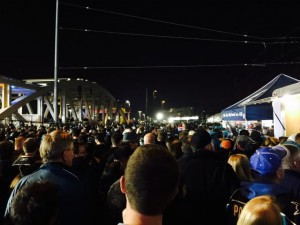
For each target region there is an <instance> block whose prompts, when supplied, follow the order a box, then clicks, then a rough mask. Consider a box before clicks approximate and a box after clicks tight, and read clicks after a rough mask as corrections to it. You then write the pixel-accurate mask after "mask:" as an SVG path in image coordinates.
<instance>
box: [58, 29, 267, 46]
mask: <svg viewBox="0 0 300 225" xmlns="http://www.w3.org/2000/svg"><path fill="white" fill-rule="evenodd" d="M60 29H61V30H69V31H79V32H93V33H105V34H118V35H130V36H141V37H155V38H171V39H184V40H197V41H214V42H229V43H242V44H262V45H263V44H265V43H264V42H255V41H236V40H224V39H211V38H196V37H181V36H168V35H156V34H141V33H128V32H117V31H106V30H90V29H81V28H70V27H60Z"/></svg>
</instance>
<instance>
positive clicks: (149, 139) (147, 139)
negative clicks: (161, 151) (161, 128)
mask: <svg viewBox="0 0 300 225" xmlns="http://www.w3.org/2000/svg"><path fill="white" fill-rule="evenodd" d="M155 138H156V137H155V134H153V133H148V134H145V136H144V145H148V144H155Z"/></svg>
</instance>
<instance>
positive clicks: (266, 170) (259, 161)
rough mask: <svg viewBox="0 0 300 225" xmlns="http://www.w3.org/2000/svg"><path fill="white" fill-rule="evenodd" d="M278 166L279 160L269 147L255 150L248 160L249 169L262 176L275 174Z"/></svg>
mask: <svg viewBox="0 0 300 225" xmlns="http://www.w3.org/2000/svg"><path fill="white" fill-rule="evenodd" d="M280 165H281V158H280V157H279V156H278V154H276V152H275V151H274V150H273V149H271V148H269V147H263V148H259V149H257V150H256V151H255V153H254V154H253V155H252V156H251V158H250V167H251V169H252V170H254V171H256V172H258V173H259V174H260V175H262V176H264V175H273V174H275V173H276V171H277V169H278V168H279V167H280Z"/></svg>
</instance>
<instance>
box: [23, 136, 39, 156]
mask: <svg viewBox="0 0 300 225" xmlns="http://www.w3.org/2000/svg"><path fill="white" fill-rule="evenodd" d="M38 148H39V144H38V141H37V139H36V138H27V139H26V140H25V141H24V143H23V151H24V153H34V152H36V150H37V149H38Z"/></svg>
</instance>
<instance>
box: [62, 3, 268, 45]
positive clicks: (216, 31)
mask: <svg viewBox="0 0 300 225" xmlns="http://www.w3.org/2000/svg"><path fill="white" fill-rule="evenodd" d="M61 4H63V5H66V6H71V7H76V8H82V9H86V10H93V11H98V12H102V13H108V14H114V15H118V16H126V17H130V18H135V19H141V20H147V21H152V22H158V23H164V24H169V25H174V26H180V27H185V28H193V29H198V30H205V31H209V32H215V33H221V34H227V35H234V36H239V37H243V38H254V39H259V40H264V38H261V37H256V36H250V35H247V34H238V33H232V32H227V31H221V30H214V29H209V28H204V27H197V26H192V25H186V24H180V23H174V22H168V21H163V20H157V19H151V18H146V17H141V16H134V15H129V14H125V13H119V12H113V11H109V10H104V9H96V8H92V7H88V6H82V5H76V4H72V3H63V2H61Z"/></svg>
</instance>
